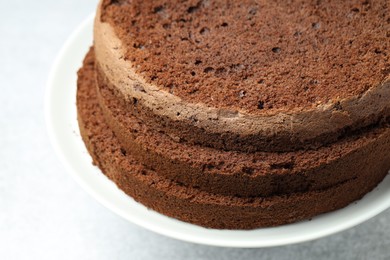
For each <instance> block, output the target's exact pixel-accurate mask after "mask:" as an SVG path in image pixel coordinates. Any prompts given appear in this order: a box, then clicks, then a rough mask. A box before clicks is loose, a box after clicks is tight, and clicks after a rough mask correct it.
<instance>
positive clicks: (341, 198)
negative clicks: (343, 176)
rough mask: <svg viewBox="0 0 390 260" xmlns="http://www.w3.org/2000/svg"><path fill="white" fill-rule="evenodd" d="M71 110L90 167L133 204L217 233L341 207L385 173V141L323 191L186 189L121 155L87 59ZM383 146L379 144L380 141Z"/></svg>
mask: <svg viewBox="0 0 390 260" xmlns="http://www.w3.org/2000/svg"><path fill="white" fill-rule="evenodd" d="M78 76H79V78H78V90H77V109H78V121H79V126H80V132H81V135H82V138H83V140H84V142H85V144H86V146H87V148H88V151H89V152H90V154H91V156H92V158H93V160H94V163H95V164H96V165H97V166H98V167H99V168H100V169H101V170H102V171H103V172H104V173H105V174H106V175H107V176H108V177H109V178H110V179H112V180H113V181H114V182H115V183H116V184H117V185H118V187H119V188H121V189H122V190H123V191H124V192H126V193H127V194H128V195H130V196H132V197H133V198H134V199H135V200H136V201H139V202H141V203H142V204H144V205H145V206H147V207H149V208H151V209H154V210H156V211H158V212H160V213H163V214H165V215H167V216H171V217H174V218H177V219H180V220H183V221H187V222H190V223H193V224H197V225H201V226H205V227H211V228H223V229H252V228H257V227H265V226H276V225H282V224H286V223H292V222H296V221H299V220H303V219H307V218H311V217H313V216H315V215H318V214H321V213H324V212H328V211H332V210H336V209H339V208H342V207H344V206H346V205H348V204H349V203H351V202H352V201H355V200H357V199H360V198H361V197H362V196H363V195H364V194H366V193H367V192H369V191H370V190H372V189H373V188H374V187H375V186H376V185H377V184H378V183H379V182H380V181H381V180H382V179H383V178H384V176H385V175H386V173H387V170H388V169H389V168H390V162H389V158H388V154H389V153H388V149H389V145H388V143H389V140H386V142H387V143H386V144H383V142H382V143H378V144H377V147H376V149H372V150H371V151H370V153H367V154H366V157H364V158H361V160H362V162H358V161H356V163H357V164H360V163H361V168H360V169H357V168H354V167H355V166H354V165H353V164H351V165H350V167H351V168H353V169H355V170H356V171H357V172H356V174H355V175H354V177H353V178H352V179H350V180H347V181H344V182H342V183H340V184H338V185H335V186H332V187H329V188H327V189H323V190H318V191H312V192H299V193H295V194H290V195H284V196H270V197H252V198H240V197H237V196H223V195H218V194H212V193H209V192H205V191H202V190H200V189H196V188H192V187H186V186H185V185H182V184H179V183H177V182H174V181H171V180H169V179H166V178H163V177H162V176H161V175H160V174H157V173H156V171H153V170H150V169H148V168H146V167H145V166H143V165H142V163H140V162H138V161H137V160H135V159H134V158H133V157H132V155H131V154H129V153H125V152H123V149H121V143H120V142H118V140H117V138H116V137H115V135H114V134H113V132H112V131H111V129H110V128H109V126H108V125H107V124H106V123H105V120H104V117H103V113H102V111H101V108H100V105H99V103H98V99H97V93H96V87H95V78H94V59H93V54H92V53H89V55H87V57H86V60H85V61H84V66H83V68H82V69H81V70H80V71H79V73H78ZM383 141H385V140H383Z"/></svg>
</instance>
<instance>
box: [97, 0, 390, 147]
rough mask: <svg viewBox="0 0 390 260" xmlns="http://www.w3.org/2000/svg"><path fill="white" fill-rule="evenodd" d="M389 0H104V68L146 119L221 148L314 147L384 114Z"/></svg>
mask: <svg viewBox="0 0 390 260" xmlns="http://www.w3.org/2000/svg"><path fill="white" fill-rule="evenodd" d="M389 5H390V3H388V1H386V0H383V1H371V2H370V1H360V0H359V1H356V0H355V1H342V2H340V1H303V0H302V1H261V2H259V1H249V0H248V1H226V0H221V1H198V0H196V1H183V2H180V4H179V3H176V2H175V1H142V0H138V1H103V3H102V5H101V6H100V8H99V10H98V13H97V16H96V21H95V38H94V43H95V52H96V59H97V60H98V69H99V71H100V72H99V73H101V74H103V75H104V76H105V77H106V78H107V79H108V80H109V81H110V83H112V84H113V85H114V86H115V88H116V89H117V90H118V91H119V92H120V93H121V94H122V95H121V97H120V98H124V99H126V100H127V102H128V103H129V105H131V104H132V103H133V102H134V101H135V100H136V102H137V106H138V107H142V109H138V110H137V111H133V113H136V114H137V115H136V116H137V117H140V118H142V119H143V120H144V121H145V122H146V123H148V124H150V125H151V126H152V127H154V128H156V127H158V128H161V129H163V131H164V132H166V133H168V134H170V135H172V136H175V137H176V138H180V139H183V140H184V141H186V142H190V143H199V144H202V145H205V146H212V147H214V148H218V149H225V150H241V151H259V150H260V151H291V150H296V149H301V148H317V147H320V146H322V145H324V144H326V143H331V142H335V141H337V139H338V138H340V137H343V136H345V135H347V134H349V132H351V131H353V130H355V129H359V128H361V127H364V126H367V125H370V124H375V123H377V122H378V121H380V120H381V119H382V118H383V117H385V116H386V115H387V114H389V110H390V108H389V106H390V104H389V102H388V101H389V99H390V90H389V89H390V88H389V84H390V83H389V81H390V79H389V71H390V60H389V59H390V58H389V55H388V50H389V49H390V41H389V37H390V35H389V31H390V23H389V19H390V12H389Z"/></svg>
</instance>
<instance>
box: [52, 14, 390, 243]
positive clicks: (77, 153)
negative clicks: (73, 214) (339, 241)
mask: <svg viewBox="0 0 390 260" xmlns="http://www.w3.org/2000/svg"><path fill="white" fill-rule="evenodd" d="M92 27H93V16H91V17H89V18H88V19H87V20H86V21H85V22H83V23H82V24H81V25H80V27H79V28H78V29H77V30H76V31H75V32H74V33H73V34H72V36H71V37H70V38H69V39H68V41H67V42H66V44H65V45H64V47H63V48H62V50H61V52H60V53H59V55H58V58H57V61H56V62H55V64H54V66H53V69H52V71H51V74H50V78H49V82H48V86H47V93H46V100H45V101H46V104H45V113H46V122H47V128H48V132H49V135H50V138H51V141H52V144H53V146H54V148H55V151H56V153H57V154H58V156H59V157H60V158H61V160H62V161H63V163H64V164H65V166H66V168H67V169H68V170H69V172H70V173H71V174H72V175H73V177H74V178H75V179H76V181H77V182H78V183H79V184H80V185H81V186H82V187H83V188H84V189H85V190H86V191H87V192H88V193H89V194H91V195H92V196H93V197H94V198H95V199H97V200H98V201H99V202H100V203H102V204H103V205H104V206H106V207H107V208H109V209H110V210H112V211H114V212H115V213H117V214H118V215H120V216H122V217H123V218H125V219H127V220H129V221H131V222H133V223H135V224H137V225H140V226H142V227H144V228H147V229H149V230H152V231H155V232H157V233H160V234H163V235H166V236H169V237H172V238H176V239H180V240H184V241H189V242H194V243H199V244H207V245H214V246H225V247H270V246H278V245H287V244H293V243H298V242H303V241H308V240H312V239H316V238H320V237H324V236H327V235H330V234H334V233H336V232H339V231H342V230H345V229H347V228H350V227H353V226H355V225H357V224H359V223H362V222H363V221H365V220H367V219H369V218H372V217H373V216H375V215H377V214H379V213H380V212H382V211H384V210H385V209H387V208H388V207H389V206H390V176H387V177H386V179H385V180H384V181H383V182H382V183H381V184H380V185H379V186H378V187H377V188H376V189H375V190H374V191H372V192H371V193H369V194H367V195H366V196H365V197H364V198H363V199H362V200H360V201H358V202H357V203H353V204H352V205H350V206H348V207H346V208H344V209H341V210H337V211H335V212H332V213H328V214H323V215H320V216H318V217H315V218H313V219H312V220H311V221H303V222H299V223H296V224H290V225H284V226H280V227H273V228H262V229H256V230H250V231H240V230H239V231H235V230H215V229H206V228H202V227H199V226H195V225H192V224H188V223H185V222H181V221H178V220H176V219H173V218H169V217H166V216H164V215H161V214H159V213H157V212H155V211H152V210H148V209H147V208H146V207H144V206H143V205H141V204H139V203H137V202H135V201H134V200H133V199H132V198H130V197H128V196H127V195H126V194H125V193H123V192H122V191H121V190H119V189H118V188H117V187H116V186H115V184H114V183H112V182H111V181H110V180H109V179H107V178H106V177H105V176H104V175H103V174H102V173H101V171H100V170H99V169H98V168H96V167H94V166H93V165H92V163H91V157H90V156H89V154H88V152H87V150H86V148H85V146H84V143H83V142H82V140H81V137H80V134H79V128H78V125H77V119H76V80H77V76H76V72H77V70H78V69H79V68H80V66H81V64H82V60H83V58H84V55H85V54H86V53H87V51H88V48H89V46H90V45H91V43H92Z"/></svg>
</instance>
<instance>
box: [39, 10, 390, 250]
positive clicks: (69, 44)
mask: <svg viewBox="0 0 390 260" xmlns="http://www.w3.org/2000/svg"><path fill="white" fill-rule="evenodd" d="M94 17H95V13H92V14H90V15H89V16H88V17H87V18H86V19H85V20H84V21H83V22H82V23H81V24H80V25H79V26H78V27H77V28H76V29H75V30H74V31H73V32H72V34H71V35H70V36H69V37H68V39H67V40H66V42H65V44H64V45H63V46H62V48H61V50H60V51H59V53H58V55H57V57H56V59H55V61H54V63H53V66H52V67H51V70H50V73H49V77H48V81H47V85H46V90H45V100H44V113H45V123H46V129H47V133H48V136H49V139H50V142H51V144H52V147H53V148H54V151H55V153H56V155H57V157H58V158H59V159H60V161H61V163H62V164H63V165H64V166H65V168H66V170H67V172H69V173H70V174H71V176H72V177H73V179H74V180H75V181H76V182H77V183H78V184H79V185H80V186H81V187H82V188H83V189H84V190H86V191H87V193H88V194H90V195H91V196H92V197H93V198H94V199H96V200H97V201H98V202H99V203H100V204H102V205H103V206H105V207H106V208H108V209H109V210H111V211H113V212H114V213H116V214H117V215H119V216H121V217H122V218H124V219H126V220H127V221H130V222H132V223H134V224H136V225H138V226H141V227H143V228H145V229H148V230H150V231H153V232H156V233H159V234H161V235H165V236H168V237H171V238H174V239H178V240H182V241H186V242H192V243H196V244H203V245H209V246H219V247H236V248H261V247H274V246H282V245H290V244H296V243H302V242H307V241H311V240H315V239H319V238H322V237H326V236H329V235H332V234H335V233H338V232H341V231H344V230H346V229H349V228H351V227H354V226H356V225H358V224H360V223H362V222H364V221H366V220H368V219H370V218H372V217H374V216H376V215H378V214H379V213H381V212H383V211H385V210H386V209H387V208H389V207H390V191H388V192H387V193H386V192H385V191H383V188H382V193H385V195H382V196H386V198H387V200H385V201H384V202H382V203H379V202H377V204H378V205H377V207H375V208H374V209H371V211H368V212H364V213H365V214H362V215H360V216H355V217H354V218H352V219H349V222H345V221H344V222H341V223H338V225H334V226H332V227H329V228H327V229H324V228H323V229H322V231H321V232H317V233H316V232H311V233H308V234H300V235H299V236H296V237H294V239H292V238H291V237H290V238H284V239H283V237H279V238H278V239H275V238H274V239H273V240H272V239H271V240H269V241H264V240H261V239H260V240H259V239H258V240H256V239H255V238H256V236H255V238H254V240H250V241H247V240H244V241H241V240H239V239H237V238H233V239H226V238H231V237H232V236H237V237H240V236H243V235H244V236H246V235H248V234H253V233H255V232H257V231H264V232H265V233H266V232H267V231H269V232H271V233H272V232H273V231H272V230H276V231H280V230H283V228H285V227H288V226H293V225H297V224H300V225H302V223H309V222H313V221H316V220H315V219H319V218H326V217H327V216H329V215H332V214H337V212H339V211H343V210H345V209H347V208H348V207H353V206H354V205H358V204H359V203H360V204H361V201H363V200H364V199H365V198H366V196H365V197H364V198H363V199H361V200H360V201H358V202H355V203H353V205H350V206H348V207H346V208H343V209H340V210H337V211H334V212H331V213H325V214H322V215H320V216H318V217H315V218H313V220H312V221H303V222H299V223H294V224H289V225H283V226H279V227H271V228H261V229H255V230H247V231H246V230H215V229H207V228H203V227H199V226H196V225H193V224H189V223H185V222H182V221H179V220H176V219H173V218H169V217H166V216H164V215H162V214H160V213H157V212H155V211H152V210H148V209H146V208H145V207H144V206H143V205H141V204H139V203H137V202H135V203H136V204H139V206H140V209H139V210H141V209H142V210H145V209H146V212H149V213H150V214H155V215H156V216H154V217H155V218H157V219H158V218H160V219H163V220H164V221H167V223H168V222H172V223H175V225H179V226H180V225H181V227H182V228H184V229H185V231H178V230H171V229H169V228H164V227H161V225H160V226H159V225H158V224H157V225H156V224H151V223H150V221H148V220H147V218H145V219H137V218H135V217H132V216H129V214H128V213H125V212H124V211H123V209H121V208H120V207H118V205H115V203H112V202H110V200H109V199H108V195H107V194H106V195H102V193H101V191H97V190H96V187H92V186H91V185H92V184H91V183H87V182H86V180H85V179H83V178H82V177H81V175H80V173H78V170H77V169H76V166H75V165H74V162H71V160H70V157H69V154H67V152H65V151H64V149H65V148H64V146H63V144H62V143H61V140H60V139H61V134H60V133H59V131H58V125H57V123H56V120H55V115H54V114H53V113H54V112H53V111H54V109H53V108H54V107H55V104H54V103H55V100H53V96H55V94H56V92H55V91H56V87H55V86H56V85H57V81H58V77H59V75H61V67H63V66H64V62H65V59H66V58H69V57H72V55H71V54H72V52H71V50H72V48H75V47H74V45H75V44H76V42H77V41H82V40H80V39H82V37H83V33H84V32H87V33H90V34H92V24H93V19H94ZM88 30H90V31H88ZM89 45H92V41H91V42H90V43H89ZM84 47H86V48H87V47H89V46H78V47H76V48H84ZM69 54H70V55H69ZM68 55H69V56H68ZM70 59H71V58H70ZM74 59H79V58H78V57H77V58H74ZM71 60H72V59H71ZM81 61H82V60H79V61H78V62H79V63H80V65H81ZM65 68H66V67H65ZM65 71H66V69H65ZM73 72H74V73H75V71H73ZM69 73H70V71H69ZM69 77H70V75H69ZM65 78H66V76H65ZM74 84H75V82H74ZM73 88H74V90H75V89H76V86H75V85H74V86H73ZM57 91H58V90H57ZM69 91H70V90H69ZM74 94H75V92H74ZM56 104H57V103H56ZM73 105H74V107H75V104H73ZM68 106H69V105H68ZM74 120H76V123H77V118H74ZM73 130H76V132H77V130H78V129H73ZM62 137H63V136H62ZM78 138H79V139H80V140H79V141H80V142H82V140H81V136H78ZM85 151H86V150H85ZM85 151H82V152H85ZM75 152H81V151H75ZM87 156H89V154H88V155H87ZM84 166H85V167H86V169H87V168H92V167H94V170H93V171H96V168H95V166H93V165H92V163H91V159H90V161H89V165H88V166H87V165H84ZM97 171H100V170H97ZM100 173H101V172H100ZM101 175H103V176H104V174H103V173H101ZM98 178H101V180H99V181H98V182H96V183H100V182H101V185H111V186H112V185H113V183H112V182H111V181H110V180H109V179H108V178H106V177H105V176H104V177H102V176H100V177H97V179H98ZM103 178H105V179H103ZM385 180H386V181H385ZM385 180H384V181H382V183H380V184H379V185H378V187H379V186H381V185H382V184H383V183H386V185H388V186H389V187H390V177H389V175H388V176H387V177H386V178H385ZM104 182H110V184H104ZM96 183H95V184H96ZM383 185H384V184H383ZM102 187H103V186H102ZM378 187H377V188H375V189H374V191H375V190H378ZM115 188H116V186H115ZM116 189H118V188H116ZM389 190H390V189H389ZM374 191H372V192H370V193H369V194H371V195H372V194H373V193H374ZM115 193H116V192H115ZM123 194H124V193H123ZM386 194H387V195H386ZM367 195H368V194H367ZM105 196H106V197H105ZM125 196H127V195H125ZM128 199H130V197H128ZM382 199H383V198H382ZM131 200H132V199H131ZM129 202H130V200H129ZM143 208H144V209H143ZM152 212H154V213H152ZM150 214H149V215H150ZM150 216H153V215H150ZM150 216H149V217H150ZM179 223H180V224H179ZM194 228H195V230H198V231H199V230H201V231H199V234H203V236H199V235H196V236H194V235H191V234H190V235H189V234H186V233H185V232H186V231H187V230H188V229H190V230H191V229H194ZM186 229H187V230H186ZM211 232H219V233H221V234H220V236H221V237H220V239H215V238H212V239H210V238H209V237H208V236H206V234H210V233H211ZM260 233H261V232H260ZM222 234H223V235H222ZM263 235H264V234H263Z"/></svg>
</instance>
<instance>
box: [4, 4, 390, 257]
mask: <svg viewBox="0 0 390 260" xmlns="http://www.w3.org/2000/svg"><path fill="white" fill-rule="evenodd" d="M95 6H96V1H94V0H83V1H79V0H57V1H49V0H38V1H27V0H24V1H23V0H14V1H8V0H0V61H1V63H0V88H1V92H0V259H1V260H8V259H12V260H13V259H278V260H283V259H390V211H389V210H387V211H386V212H384V213H382V214H380V215H379V216H377V217H375V218H373V219H371V220H369V221H367V222H366V223H364V224H361V225H359V226H357V227H355V228H352V229H350V230H347V231H344V232H342V233H339V234H336V235H333V236H330V237H326V238H323V239H319V240H316V241H312V242H307V243H303V244H298V245H291V246H284V247H275V248H266V249H229V248H214V247H209V246H201V245H195V244H190V243H185V242H181V241H176V240H174V239H170V238H166V237H164V236H161V235H157V234H155V233H153V232H150V231H147V230H144V229H142V228H140V227H138V226H136V225H134V224H131V223H129V222H127V221H125V220H123V219H122V218H120V217H119V216H117V215H115V214H114V213H112V212H110V211H109V210H107V209H106V208H104V207H103V206H101V205H100V204H99V203H98V202H96V201H95V200H94V199H93V198H92V197H90V196H89V195H88V194H87V193H86V192H85V191H84V190H82V188H81V187H79V186H78V185H77V184H76V182H75V181H74V180H73V179H72V178H71V176H70V175H69V174H68V173H67V172H66V171H65V169H64V167H63V165H61V163H60V162H59V160H58V159H57V157H56V156H55V155H54V151H53V149H52V147H51V145H50V143H49V140H48V136H47V133H46V129H45V123H44V116H43V114H44V113H43V109H44V106H43V100H44V92H45V84H46V81H47V77H48V73H49V70H50V67H51V65H52V64H53V61H54V59H55V57H56V55H57V53H58V51H59V50H60V48H61V46H62V44H63V43H64V41H65V40H66V39H67V37H68V36H69V34H70V33H71V32H72V31H73V30H74V29H75V27H77V25H78V24H79V23H80V22H81V21H83V20H84V19H85V18H86V17H87V16H88V15H89V14H90V13H92V12H93V11H94V9H95Z"/></svg>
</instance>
